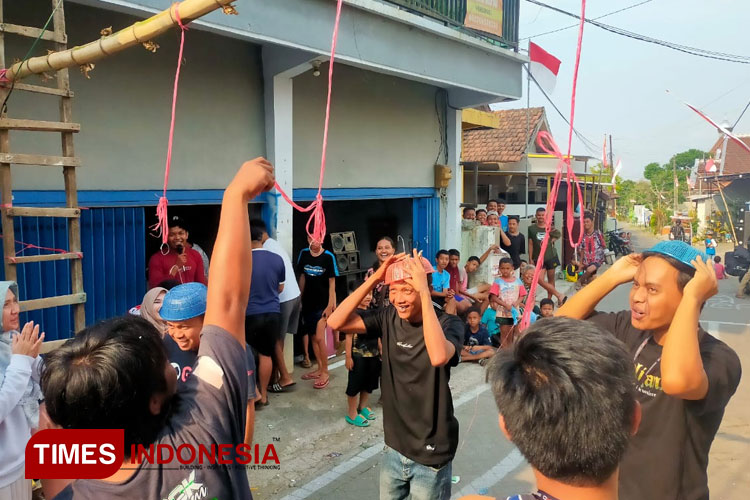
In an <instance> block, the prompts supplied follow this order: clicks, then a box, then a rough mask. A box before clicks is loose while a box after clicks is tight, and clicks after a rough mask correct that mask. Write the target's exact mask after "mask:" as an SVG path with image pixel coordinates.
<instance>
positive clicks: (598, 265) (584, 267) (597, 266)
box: [583, 262, 602, 274]
mask: <svg viewBox="0 0 750 500" xmlns="http://www.w3.org/2000/svg"><path fill="white" fill-rule="evenodd" d="M591 266H594V267H595V269H594V272H593V273H591V274H596V272H597V271H598V270H599V268H600V267H602V263H601V262H591V263H589V264H586V265H585V266H583V270H584V271H585V270H586V269H588V268H589V267H591Z"/></svg>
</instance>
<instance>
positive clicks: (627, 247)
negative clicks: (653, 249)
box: [607, 229, 633, 257]
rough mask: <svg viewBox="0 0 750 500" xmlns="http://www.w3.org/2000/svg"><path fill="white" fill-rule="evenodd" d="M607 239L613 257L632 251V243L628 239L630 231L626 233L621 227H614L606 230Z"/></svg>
mask: <svg viewBox="0 0 750 500" xmlns="http://www.w3.org/2000/svg"><path fill="white" fill-rule="evenodd" d="M607 239H608V240H609V244H608V248H609V250H610V251H611V252H612V253H614V254H615V257H619V256H621V255H629V254H631V253H633V244H632V242H631V241H630V233H626V232H624V231H622V230H621V229H614V230H612V231H607Z"/></svg>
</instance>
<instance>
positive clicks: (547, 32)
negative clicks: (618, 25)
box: [519, 0, 653, 42]
mask: <svg viewBox="0 0 750 500" xmlns="http://www.w3.org/2000/svg"><path fill="white" fill-rule="evenodd" d="M649 2H653V0H644V1H643V2H639V3H636V4H633V5H629V6H627V7H623V8H622V9H617V10H613V11H612V12H608V13H606V14H604V15H601V16H598V17H594V18H592V20H596V19H603V18H605V17H608V16H611V15H613V14H619V13H620V12H623V11H626V10H630V9H633V8H635V7H639V6H641V5H643V4H647V3H649ZM577 27H578V23H576V24H571V25H569V26H565V27H563V28H558V29H556V30H552V31H545V32H544V33H539V34H537V35H532V36H527V37H524V38H521V40H529V39H531V38H538V37H540V36H545V35H551V34H552V33H557V32H559V31H565V30H568V29H570V28H577ZM521 40H519V42H520V41H521Z"/></svg>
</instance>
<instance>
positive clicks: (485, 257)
mask: <svg viewBox="0 0 750 500" xmlns="http://www.w3.org/2000/svg"><path fill="white" fill-rule="evenodd" d="M500 231H502V228H501V229H500ZM503 234H504V233H503ZM509 241H510V240H509ZM497 250H500V247H499V246H498V245H490V248H488V249H487V251H486V252H484V253H483V254H482V256H481V257H479V265H480V266H481V265H482V264H484V261H485V260H487V257H489V256H490V253H492V252H495V251H497Z"/></svg>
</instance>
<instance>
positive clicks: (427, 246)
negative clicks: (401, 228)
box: [412, 196, 440, 262]
mask: <svg viewBox="0 0 750 500" xmlns="http://www.w3.org/2000/svg"><path fill="white" fill-rule="evenodd" d="M412 203H413V205H412V206H413V209H412V218H413V223H412V232H413V234H414V246H415V247H416V248H417V250H421V251H422V255H423V256H424V257H426V258H427V259H428V260H430V262H432V261H434V260H435V254H436V253H437V251H438V250H439V249H440V248H439V246H440V199H439V198H437V197H436V196H433V197H430V198H414V200H413V202H412Z"/></svg>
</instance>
